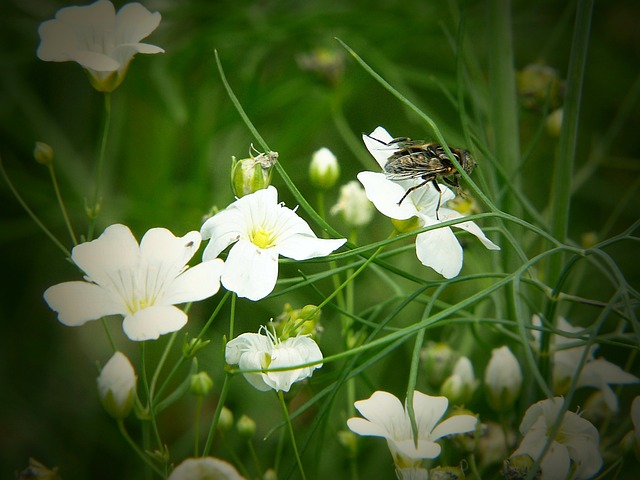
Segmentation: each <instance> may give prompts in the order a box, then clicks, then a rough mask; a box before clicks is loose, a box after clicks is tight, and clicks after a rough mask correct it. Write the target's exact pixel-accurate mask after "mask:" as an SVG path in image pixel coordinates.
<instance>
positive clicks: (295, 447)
mask: <svg viewBox="0 0 640 480" xmlns="http://www.w3.org/2000/svg"><path fill="white" fill-rule="evenodd" d="M277 393H278V400H280V405H281V406H282V414H283V415H284V418H285V420H286V422H287V427H288V429H289V436H290V437H291V444H292V445H293V453H294V455H295V457H296V462H297V464H298V468H299V469H300V476H301V477H302V480H306V478H307V477H306V476H305V474H304V468H303V467H302V460H301V459H300V453H299V452H298V445H297V444H296V437H295V435H294V433H293V425H292V424H291V417H289V410H288V409H287V404H286V403H285V401H284V394H283V393H282V391H281V390H278V392H277Z"/></svg>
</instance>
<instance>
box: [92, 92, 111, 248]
mask: <svg viewBox="0 0 640 480" xmlns="http://www.w3.org/2000/svg"><path fill="white" fill-rule="evenodd" d="M110 125H111V93H110V92H106V93H105V94H104V124H103V126H102V138H101V140H100V151H99V153H98V163H97V165H96V179H95V185H94V191H93V201H92V203H91V205H90V206H89V207H88V209H87V210H88V211H87V214H88V215H89V227H88V230H87V240H91V239H92V238H93V231H94V228H95V223H96V218H98V214H99V213H100V203H101V199H100V191H101V189H102V171H103V170H104V158H105V152H106V151H107V141H108V139H109V127H110Z"/></svg>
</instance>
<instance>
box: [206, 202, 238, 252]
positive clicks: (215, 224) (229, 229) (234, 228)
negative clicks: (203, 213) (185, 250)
mask: <svg viewBox="0 0 640 480" xmlns="http://www.w3.org/2000/svg"><path fill="white" fill-rule="evenodd" d="M243 198H244V197H243ZM232 205H233V204H232ZM200 234H201V235H202V238H203V239H204V240H206V239H209V238H210V239H211V240H210V241H209V244H208V245H207V247H206V248H205V249H204V253H203V254H202V259H203V260H213V259H214V258H216V257H217V256H218V255H220V253H221V252H222V251H223V250H224V249H225V248H227V247H228V246H229V245H231V244H232V243H233V242H237V241H238V240H240V239H241V238H245V239H246V238H247V234H246V226H245V224H244V222H243V218H242V217H241V216H239V215H238V213H237V212H236V211H235V210H233V209H231V207H229V208H227V209H225V210H223V211H221V212H218V213H216V214H215V215H214V216H213V217H211V218H209V219H208V220H207V221H206V222H204V224H203V225H202V228H200Z"/></svg>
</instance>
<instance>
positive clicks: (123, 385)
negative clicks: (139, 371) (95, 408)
mask: <svg viewBox="0 0 640 480" xmlns="http://www.w3.org/2000/svg"><path fill="white" fill-rule="evenodd" d="M98 394H99V395H100V401H101V402H102V406H103V407H104V408H105V410H106V411H107V412H108V413H109V415H111V416H112V417H113V418H116V419H121V418H124V417H126V416H127V415H128V414H129V412H130V411H131V407H132V406H133V401H134V400H135V396H136V374H135V371H134V370H133V366H132V365H131V362H130V361H129V359H128V358H127V357H126V356H125V355H124V354H122V353H121V352H116V353H114V354H113V356H112V357H111V359H110V360H109V361H108V362H107V364H106V365H105V366H104V367H103V369H102V371H101V372H100V375H99V376H98Z"/></svg>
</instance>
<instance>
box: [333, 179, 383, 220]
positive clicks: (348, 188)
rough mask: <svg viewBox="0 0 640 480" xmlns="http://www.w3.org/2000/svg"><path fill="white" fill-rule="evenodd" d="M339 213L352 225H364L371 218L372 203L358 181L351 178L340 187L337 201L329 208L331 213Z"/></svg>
mask: <svg viewBox="0 0 640 480" xmlns="http://www.w3.org/2000/svg"><path fill="white" fill-rule="evenodd" d="M337 214H340V215H341V216H342V218H343V220H344V222H345V223H346V224H347V225H348V226H350V227H352V228H355V227H361V226H364V225H366V224H367V223H369V222H370V221H371V219H372V218H373V204H372V203H371V202H370V201H369V199H368V198H367V194H366V193H365V191H364V188H362V185H361V184H360V182H357V181H356V180H351V181H350V182H349V183H347V184H345V185H342V187H340V197H338V203H336V204H335V205H334V206H333V207H332V208H331V215H337Z"/></svg>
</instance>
